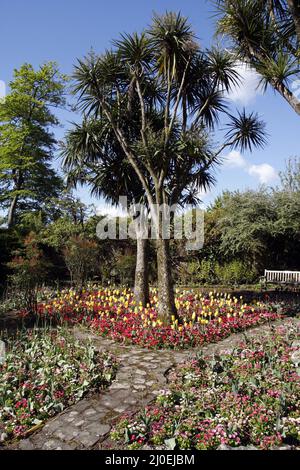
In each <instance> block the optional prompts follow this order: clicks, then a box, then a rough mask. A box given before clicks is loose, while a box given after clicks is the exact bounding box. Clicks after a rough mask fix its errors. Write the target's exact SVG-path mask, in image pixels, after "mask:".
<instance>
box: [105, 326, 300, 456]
mask: <svg viewBox="0 0 300 470" xmlns="http://www.w3.org/2000/svg"><path fill="white" fill-rule="evenodd" d="M298 337H299V335H298ZM296 338H297V329H296V328H295V327H292V326H288V327H287V328H282V327H281V328H277V329H276V331H275V332H274V334H273V335H272V336H271V337H269V338H268V339H267V338H256V339H252V340H248V341H244V342H243V343H241V344H240V345H239V347H238V348H236V349H235V350H233V351H230V353H229V352H228V354H224V355H222V356H221V357H220V356H218V357H214V359H212V358H204V357H202V356H201V355H198V356H197V357H196V358H195V359H194V360H191V361H190V362H187V363H186V364H183V365H181V366H179V367H178V368H177V369H176V370H174V371H173V373H172V374H171V375H170V377H169V378H170V381H171V384H170V389H169V390H163V391H161V393H160V394H159V396H158V397H157V400H156V403H154V404H151V405H150V406H148V407H147V408H145V409H143V410H142V411H140V412H139V413H137V414H136V415H134V416H131V417H130V416H124V417H122V419H121V420H120V421H119V422H118V423H117V425H116V426H115V428H114V430H113V431H112V433H111V438H112V439H113V440H116V441H118V442H119V445H120V446H124V447H125V448H129V449H139V448H142V447H143V446H145V445H147V446H148V447H149V448H155V447H156V446H160V448H161V446H163V448H166V449H174V448H179V449H198V450H206V449H217V448H218V447H219V446H220V445H225V446H231V447H239V446H247V445H252V446H255V447H256V448H260V449H269V448H273V447H276V446H280V445H282V444H288V445H293V446H295V447H298V446H300V386H299V379H300V369H299V364H298V363H297V360H295V351H296V350H298V351H299V340H298V341H297V340H296ZM296 355H297V357H298V362H299V352H298V353H297V354H296ZM293 356H294V357H293Z"/></svg>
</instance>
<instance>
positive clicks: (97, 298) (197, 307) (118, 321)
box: [39, 289, 280, 349]
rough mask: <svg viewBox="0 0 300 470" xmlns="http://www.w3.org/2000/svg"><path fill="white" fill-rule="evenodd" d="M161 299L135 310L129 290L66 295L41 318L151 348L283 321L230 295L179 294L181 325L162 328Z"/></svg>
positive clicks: (48, 306)
mask: <svg viewBox="0 0 300 470" xmlns="http://www.w3.org/2000/svg"><path fill="white" fill-rule="evenodd" d="M156 303H157V295H156V292H155V290H154V291H153V292H152V296H151V301H150V303H149V304H148V305H147V306H146V307H145V308H143V307H142V306H141V305H136V303H135V301H134V298H133V294H132V292H131V291H130V290H129V289H124V290H122V291H120V290H114V289H102V290H89V291H83V292H82V294H81V295H78V294H77V293H76V292H75V291H72V290H69V291H62V292H61V293H60V294H59V295H58V296H57V297H56V298H55V299H52V300H49V301H48V302H46V303H43V304H40V305H39V315H40V317H41V318H46V319H53V321H67V322H71V323H78V322H79V323H81V322H85V323H86V324H88V325H90V326H91V327H92V328H93V330H94V331H96V332H97V333H98V334H100V335H103V336H107V337H109V338H111V339H114V340H116V341H120V342H127V343H129V344H136V345H139V346H142V347H148V348H171V349H183V348H188V347H193V346H201V345H203V344H205V343H211V342H216V341H219V340H221V339H223V338H225V337H227V336H229V335H230V334H231V333H234V332H238V331H242V330H245V329H247V328H249V327H251V326H255V325H259V324H262V323H264V322H266V321H271V320H275V319H277V318H279V317H280V315H279V314H278V312H277V311H275V310H274V311H272V309H270V308H269V307H268V308H267V307H266V306H264V305H263V304H261V303H259V302H256V303H254V304H253V305H246V304H244V303H243V301H242V298H239V299H238V298H236V297H231V296H230V295H229V294H224V295H222V294H219V293H217V294H213V293H212V292H211V293H210V294H209V295H203V294H197V293H193V292H187V293H185V294H180V293H178V295H177V299H176V305H177V309H178V313H179V317H180V322H178V321H177V320H175V318H173V319H172V322H171V324H170V325H169V326H163V325H162V323H161V322H160V320H159V319H158V318H157V311H156Z"/></svg>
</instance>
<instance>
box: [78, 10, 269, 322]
mask: <svg viewBox="0 0 300 470" xmlns="http://www.w3.org/2000/svg"><path fill="white" fill-rule="evenodd" d="M113 44H114V47H113V49H112V51H109V52H106V53H104V54H103V55H102V56H99V57H98V56H95V54H90V55H89V56H88V57H86V58H85V59H84V60H79V61H78V64H77V65H76V67H75V71H74V79H75V93H78V97H79V103H80V105H81V107H82V110H83V112H85V113H86V114H88V115H89V116H90V117H92V118H93V119H96V120H98V121H100V122H105V123H106V125H107V126H109V128H110V131H111V132H113V133H114V136H115V138H116V140H117V141H118V143H119V145H120V147H121V148H122V150H123V153H124V158H125V159H126V161H127V163H128V164H130V165H131V167H132V169H133V170H134V173H135V176H136V180H138V181H139V183H140V184H141V185H142V187H143V190H144V192H145V197H146V199H147V205H148V207H149V211H150V214H151V219H152V223H153V224H154V226H155V228H156V238H157V267H158V315H159V318H160V319H161V320H162V322H163V323H165V324H166V323H168V322H169V321H170V318H171V316H172V315H176V308H175V301H174V293H173V283H172V278H171V269H170V254H169V240H166V239H165V237H164V235H163V234H164V229H163V217H162V216H161V210H160V207H161V205H162V204H163V203H165V204H167V205H170V204H171V203H172V204H176V203H178V202H179V199H180V197H181V194H182V193H183V192H184V189H185V188H187V187H188V186H189V182H188V174H189V173H193V174H194V181H195V183H194V184H197V183H196V181H197V179H199V178H200V176H199V171H200V170H199V168H201V166H202V167H204V168H208V167H209V165H211V163H212V162H213V161H214V160H215V159H217V155H218V154H219V152H220V151H221V149H223V148H224V147H225V146H228V147H231V148H232V147H233V146H238V145H241V146H243V147H244V148H250V147H251V145H254V146H257V145H262V144H263V143H264V141H265V139H264V129H263V127H264V126H263V124H262V123H261V122H260V121H259V120H258V119H257V117H256V116H253V115H250V116H246V114H245V113H241V114H240V115H239V116H238V117H237V118H233V116H230V115H229V120H230V122H229V123H228V133H227V136H226V137H225V143H224V145H223V146H222V148H221V149H220V150H219V151H218V152H215V153H212V155H211V156H210V157H208V156H207V154H206V156H205V159H203V151H202V143H203V142H202V134H203V129H204V128H209V129H212V128H213V126H214V125H215V124H216V123H218V118H219V114H220V113H221V112H223V111H226V105H225V102H224V99H223V94H224V91H225V90H228V89H229V88H230V86H232V85H233V84H236V83H237V81H238V75H237V73H236V71H235V63H234V60H233V58H232V57H231V56H230V54H228V53H223V54H221V53H220V52H216V51H214V50H213V51H205V52H203V51H201V50H200V48H199V46H198V44H197V43H196V40H195V36H194V34H193V32H192V30H191V27H190V25H189V24H188V22H187V20H186V19H185V18H183V17H182V16H181V15H177V14H174V13H166V14H165V15H163V16H157V15H155V16H154V18H153V23H152V26H151V28H150V29H149V30H148V31H146V32H143V33H142V34H133V35H123V36H121V39H120V40H118V41H115V42H114V43H113ZM134 120H135V122H136V125H137V128H138V132H136V129H135V126H132V125H131V123H132V122H133V121H134ZM126 121H127V123H128V126H127V127H126V126H124V122H126ZM129 123H130V125H129ZM133 127H134V131H132V128H133ZM189 159H190V160H191V161H192V162H193V164H192V165H190V164H189V168H190V169H189V170H186V169H185V166H186V165H187V162H188V160H189ZM174 180H175V181H174ZM171 181H172V189H171V190H170V186H171V185H170V182H171Z"/></svg>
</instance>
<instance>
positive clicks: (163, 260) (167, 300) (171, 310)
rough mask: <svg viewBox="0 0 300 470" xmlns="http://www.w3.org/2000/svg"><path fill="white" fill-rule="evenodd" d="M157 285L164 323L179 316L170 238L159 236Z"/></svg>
mask: <svg viewBox="0 0 300 470" xmlns="http://www.w3.org/2000/svg"><path fill="white" fill-rule="evenodd" d="M157 286H158V317H159V319H160V320H161V321H162V322H163V324H164V325H169V324H170V323H171V319H172V318H171V317H172V316H175V318H178V315H177V310H176V306H175V297H174V288H173V280H172V274H171V260H170V247H169V240H166V239H163V238H162V237H159V239H158V240H157Z"/></svg>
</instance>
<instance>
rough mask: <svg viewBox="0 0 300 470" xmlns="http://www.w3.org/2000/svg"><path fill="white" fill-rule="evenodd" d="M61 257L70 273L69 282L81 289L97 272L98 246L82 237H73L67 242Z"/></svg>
mask: <svg viewBox="0 0 300 470" xmlns="http://www.w3.org/2000/svg"><path fill="white" fill-rule="evenodd" d="M63 255H64V259H65V263H66V266H67V268H68V270H69V272H70V276H71V282H72V283H73V284H75V286H76V287H78V288H82V286H83V284H84V282H86V281H87V280H88V279H89V278H90V277H91V276H92V275H93V274H94V273H95V272H96V271H97V258H98V244H97V242H95V241H93V240H88V239H86V238H83V237H82V236H74V237H72V238H70V240H69V241H68V242H67V244H66V246H65V248H64V250H63Z"/></svg>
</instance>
